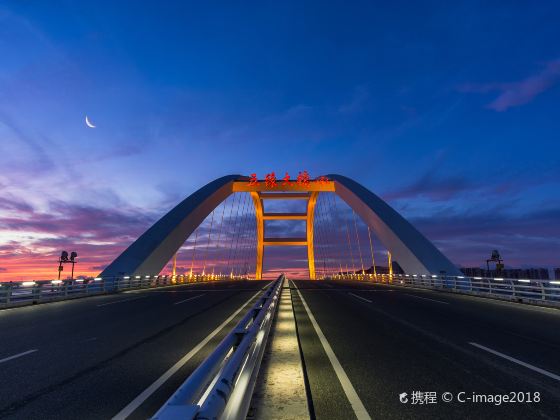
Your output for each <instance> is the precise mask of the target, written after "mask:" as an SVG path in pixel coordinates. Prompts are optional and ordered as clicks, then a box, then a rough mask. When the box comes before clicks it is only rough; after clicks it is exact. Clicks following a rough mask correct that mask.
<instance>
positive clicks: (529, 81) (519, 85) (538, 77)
mask: <svg viewBox="0 0 560 420" xmlns="http://www.w3.org/2000/svg"><path fill="white" fill-rule="evenodd" d="M559 80H560V59H559V60H553V61H550V62H548V63H547V64H546V65H545V67H544V68H543V69H542V70H541V71H540V72H538V73H536V74H533V75H531V76H529V77H527V78H525V79H523V80H519V81H517V82H511V83H483V84H466V85H463V86H461V87H459V90H460V91H461V92H475V93H487V92H494V91H498V92H499V95H498V97H497V98H496V99H494V100H493V101H492V102H490V103H489V104H488V105H487V106H486V107H487V108H490V109H493V110H494V111H498V112H502V111H506V110H507V109H508V108H513V107H516V106H521V105H524V104H527V103H529V102H531V101H532V100H533V99H534V98H535V97H536V96H537V95H540V94H541V93H543V92H545V91H546V90H548V89H550V88H551V87H552V86H554V85H555V84H556V83H557V82H558V81H559Z"/></svg>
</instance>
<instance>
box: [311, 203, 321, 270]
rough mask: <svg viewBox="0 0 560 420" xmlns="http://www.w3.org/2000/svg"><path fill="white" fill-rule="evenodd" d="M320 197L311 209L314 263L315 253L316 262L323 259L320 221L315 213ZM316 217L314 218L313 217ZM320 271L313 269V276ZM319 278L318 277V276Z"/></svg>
mask: <svg viewBox="0 0 560 420" xmlns="http://www.w3.org/2000/svg"><path fill="white" fill-rule="evenodd" d="M320 197H321V195H320V194H318V195H317V201H316V202H315V207H314V209H313V211H314V212H315V214H314V216H313V258H314V259H315V261H314V262H316V261H317V258H315V252H316V253H317V256H318V260H319V261H321V259H323V258H322V257H321V253H322V249H321V242H322V241H321V236H322V235H321V227H320V226H321V221H320V219H319V213H317V209H318V205H319V198H320ZM315 216H316V217H315ZM320 271H321V270H320V269H319V270H317V267H315V276H317V272H320ZM319 277H320V275H319Z"/></svg>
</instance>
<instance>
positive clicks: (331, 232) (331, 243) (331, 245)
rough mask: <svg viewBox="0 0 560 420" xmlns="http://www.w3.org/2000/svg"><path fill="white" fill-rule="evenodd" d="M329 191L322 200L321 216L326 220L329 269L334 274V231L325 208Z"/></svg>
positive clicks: (327, 210)
mask: <svg viewBox="0 0 560 420" xmlns="http://www.w3.org/2000/svg"><path fill="white" fill-rule="evenodd" d="M328 195H329V193H326V195H325V200H324V201H323V205H322V208H323V218H324V219H325V220H326V223H327V234H328V235H327V244H328V247H327V250H329V249H330V253H329V254H330V257H329V259H330V262H331V267H330V269H331V270H332V272H331V274H334V272H335V271H336V250H335V243H334V242H335V232H334V227H333V224H332V217H331V216H332V215H331V214H330V213H329V209H328V208H327V202H328V200H329V198H328Z"/></svg>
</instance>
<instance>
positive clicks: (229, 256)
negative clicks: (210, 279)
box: [226, 194, 241, 275]
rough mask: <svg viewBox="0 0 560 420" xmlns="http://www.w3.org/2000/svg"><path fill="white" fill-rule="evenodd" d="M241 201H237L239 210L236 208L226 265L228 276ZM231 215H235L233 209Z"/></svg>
mask: <svg viewBox="0 0 560 420" xmlns="http://www.w3.org/2000/svg"><path fill="white" fill-rule="evenodd" d="M236 196H238V194H236ZM234 199H235V197H234ZM239 201H241V198H240V199H239V200H237V208H236V211H235V221H234V222H233V235H232V237H231V241H230V242H229V252H228V259H227V265H226V275H227V272H229V262H230V260H231V249H232V247H233V240H234V236H235V231H236V229H237V215H238V214H239ZM231 213H232V214H233V207H232V209H231ZM230 218H231V214H230ZM230 275H231V274H230Z"/></svg>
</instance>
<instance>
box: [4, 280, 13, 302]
mask: <svg viewBox="0 0 560 420" xmlns="http://www.w3.org/2000/svg"><path fill="white" fill-rule="evenodd" d="M13 288H14V285H13V284H12V282H10V283H9V284H8V286H7V288H6V304H8V303H10V300H11V298H12V290H13Z"/></svg>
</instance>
